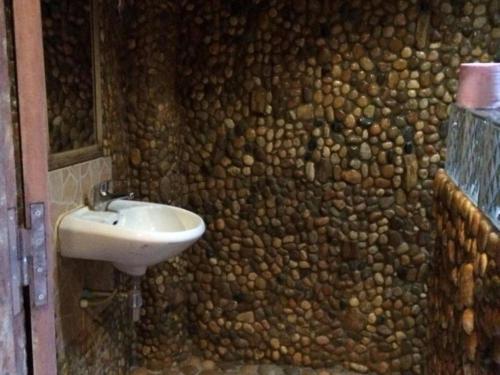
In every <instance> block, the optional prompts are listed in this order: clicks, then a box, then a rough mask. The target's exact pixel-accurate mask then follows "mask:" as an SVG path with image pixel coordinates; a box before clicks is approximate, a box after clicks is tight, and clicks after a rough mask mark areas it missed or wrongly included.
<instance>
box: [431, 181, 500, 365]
mask: <svg viewBox="0 0 500 375" xmlns="http://www.w3.org/2000/svg"><path fill="white" fill-rule="evenodd" d="M435 191H436V194H435V203H434V209H435V214H436V215H435V216H436V230H437V238H436V248H435V257H434V262H433V263H434V264H433V268H434V272H432V277H430V281H429V317H430V319H429V333H430V338H429V342H430V344H431V346H430V348H431V350H429V360H430V362H429V369H432V372H429V373H432V374H433V375H434V374H435V375H448V374H470V375H494V374H498V373H500V233H499V232H498V231H497V230H496V229H495V228H494V227H493V226H492V225H491V223H490V222H489V221H488V219H487V218H486V217H485V216H484V215H483V214H482V213H481V212H480V210H479V209H478V208H476V207H475V206H474V205H473V203H472V202H471V201H470V200H469V199H468V198H467V196H466V195H465V194H464V193H463V192H462V191H460V189H459V188H458V187H457V186H456V185H455V184H454V183H453V182H452V180H451V179H450V178H449V177H448V176H447V175H446V174H445V173H444V172H441V173H439V174H438V175H437V176H436V179H435Z"/></svg>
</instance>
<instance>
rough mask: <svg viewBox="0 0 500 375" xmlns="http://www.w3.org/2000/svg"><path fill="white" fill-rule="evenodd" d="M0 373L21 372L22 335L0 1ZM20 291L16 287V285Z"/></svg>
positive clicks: (3, 17) (3, 20) (11, 142)
mask: <svg viewBox="0 0 500 375" xmlns="http://www.w3.org/2000/svg"><path fill="white" fill-rule="evenodd" d="M0 37H1V40H0V316H1V320H2V321H1V323H0V337H1V339H0V373H2V374H9V375H17V374H20V375H25V374H26V373H27V368H26V366H27V363H26V362H27V361H26V349H25V346H26V335H25V327H24V312H23V311H22V310H20V309H17V310H18V311H15V310H16V309H15V308H14V297H13V294H14V293H13V287H14V286H13V282H12V269H11V268H12V261H14V262H15V261H16V260H15V259H14V260H13V259H12V254H11V251H10V249H11V248H10V246H11V243H12V242H11V241H12V233H9V209H12V208H14V209H16V206H17V198H16V194H17V188H16V175H15V163H14V139H13V129H12V110H11V95H10V91H11V86H10V83H11V81H10V77H9V58H8V52H7V44H8V40H7V24H6V14H5V7H4V3H3V1H0ZM18 292H19V293H20V287H19V289H18Z"/></svg>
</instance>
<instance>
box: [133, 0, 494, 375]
mask: <svg viewBox="0 0 500 375" xmlns="http://www.w3.org/2000/svg"><path fill="white" fill-rule="evenodd" d="M178 12H179V13H178V15H177V17H176V20H175V22H176V23H177V35H178V41H177V50H176V51H175V56H172V53H173V52H172V50H171V46H166V45H163V46H162V45H161V44H160V43H158V41H159V39H158V38H159V36H158V35H159V34H161V33H162V32H164V31H165V28H166V26H165V23H163V24H162V25H163V26H162V27H161V31H158V32H157V33H155V34H154V35H155V36H152V35H151V36H149V37H145V38H144V39H143V40H144V44H141V45H139V44H137V45H136V47H138V48H144V50H145V51H158V48H159V49H160V51H158V53H159V56H167V59H168V56H171V59H172V60H170V61H171V62H174V61H175V62H176V65H177V74H176V76H175V87H176V92H177V95H178V99H176V98H173V99H172V100H173V101H174V103H175V102H176V101H177V100H178V102H179V103H180V104H181V105H182V113H181V116H182V121H181V122H180V123H179V126H180V129H181V132H182V135H183V137H184V140H183V141H182V144H181V147H180V148H181V151H182V154H181V157H180V159H179V160H180V164H179V166H178V168H179V171H180V173H181V174H182V175H183V176H185V178H186V184H185V185H184V184H183V186H181V188H179V189H178V190H176V191H178V192H181V193H182V192H185V193H186V194H185V195H183V198H184V199H185V201H186V207H187V208H189V209H191V210H193V211H194V212H197V213H199V214H200V215H202V217H203V218H204V219H205V221H206V223H207V232H206V234H205V236H204V237H203V239H202V240H201V241H199V242H198V243H197V244H196V245H195V246H194V247H193V248H192V250H191V251H189V252H188V253H187V254H186V255H185V256H184V257H183V258H182V259H181V260H179V262H182V263H184V262H187V269H188V274H187V275H186V276H185V277H184V283H183V285H186V286H185V287H182V289H181V290H180V291H179V294H180V295H184V298H186V299H187V304H188V316H187V323H186V326H185V327H183V328H182V329H181V330H174V331H171V330H170V325H171V324H172V321H173V320H172V319H170V318H169V314H170V310H169V306H170V302H169V301H170V299H164V296H165V295H166V294H165V293H166V291H167V290H169V288H170V286H169V285H170V283H169V281H170V279H171V278H173V277H180V278H181V279H182V278H183V276H182V273H181V274H180V276H175V274H174V273H172V272H171V267H172V264H168V265H164V266H160V267H157V268H155V269H154V270H152V271H151V273H150V274H149V275H148V277H147V281H146V282H145V285H144V287H145V296H146V306H145V319H144V321H143V324H145V325H146V326H148V327H149V328H151V329H152V330H151V331H150V332H144V331H143V333H144V334H142V335H140V338H139V341H140V344H139V349H140V351H141V353H142V355H143V356H144V358H145V361H146V363H148V364H149V365H153V367H160V366H162V365H165V364H168V363H169V362H171V361H173V360H174V359H175V357H172V356H171V349H170V348H169V343H170V341H169V340H170V339H169V337H171V336H172V335H169V334H170V333H172V332H174V334H177V333H178V332H183V331H182V330H184V328H185V329H187V331H188V334H189V337H191V338H192V339H193V344H194V347H195V348H197V349H198V350H199V351H200V352H201V353H202V354H203V355H204V356H205V357H207V358H210V359H212V360H215V361H219V360H224V361H233V360H244V361H246V362H266V361H271V362H276V363H284V364H294V365H304V366H313V367H321V366H330V365H335V364H342V365H344V366H345V367H346V368H349V369H351V370H355V371H358V372H361V373H364V372H369V371H373V372H376V373H379V374H405V375H409V374H422V373H424V372H425V363H426V361H425V355H426V353H427V352H428V347H427V345H428V344H427V340H426V336H427V298H428V296H427V277H428V274H429V264H430V252H431V251H432V249H433V246H434V245H433V229H434V227H433V223H432V221H431V220H430V216H431V205H432V181H433V178H434V175H435V173H436V171H437V170H438V168H440V167H441V166H442V163H443V158H444V154H445V148H444V142H443V139H444V136H445V134H446V126H445V125H446V120H447V107H448V105H449V104H450V103H452V102H453V100H454V95H455V93H456V88H457V69H458V66H459V64H460V63H461V62H466V61H476V60H478V61H491V60H492V58H493V55H494V54H495V52H496V45H497V41H498V39H499V38H500V28H499V26H500V25H499V21H500V16H499V11H498V2H496V1H484V0H481V1H479V0H477V1H459V2H451V1H447V0H442V1H440V0H435V1H415V0H414V1H381V0H370V1H359V0H354V1H339V2H331V1H315V0H310V1H304V0H296V1H282V0H271V1H258V0H253V1H219V0H213V1H207V2H202V3H201V2H194V1H182V2H180V4H179V10H178ZM140 17H141V16H140ZM140 17H139V19H140ZM146 24H147V21H144V25H145V26H144V27H154V26H151V25H148V26H146ZM153 46H154V47H153ZM134 53H137V51H135V52H134ZM148 56H153V58H152V61H155V58H154V53H153V52H149V54H148ZM147 64H153V62H151V61H150V62H149V63H147ZM147 64H146V67H148V68H147V69H145V71H146V72H147V74H148V77H149V78H150V80H149V82H150V83H151V85H152V86H151V89H152V90H157V88H158V87H160V85H161V84H162V83H161V82H159V81H158V80H156V79H155V78H156V77H161V75H160V73H159V72H160V71H161V70H160V68H159V67H155V68H154V69H153V68H149V65H147ZM150 71H151V72H152V73H151V74H150V73H149V72H150ZM153 73H154V74H153ZM155 74H156V75H155ZM138 92H139V94H140V93H142V92H144V91H143V89H141V90H139V91H138ZM155 92H156V91H155ZM138 97H140V95H139V96H138ZM168 98H169V94H165V96H164V100H168ZM142 100H143V101H145V102H146V100H147V99H146V98H145V97H143V98H142ZM161 101H162V100H161V98H160V97H156V98H155V99H154V100H153V103H154V104H155V105H158V104H160V103H161ZM134 114H135V113H134ZM151 116H152V117H151ZM158 118H160V112H159V111H156V113H155V111H152V110H151V112H145V113H144V114H143V115H142V116H140V119H141V120H139V119H138V120H137V121H136V123H137V124H140V123H141V122H140V121H145V122H144V124H142V125H141V127H139V126H137V128H134V127H132V128H131V132H132V133H133V134H136V137H137V138H134V139H136V140H137V143H136V144H135V147H136V148H137V151H136V155H134V158H135V160H136V161H134V160H131V163H132V165H133V166H132V169H135V170H136V172H135V173H136V174H135V175H133V179H137V182H133V183H134V184H136V185H137V186H140V187H141V189H142V187H145V186H147V187H148V188H147V189H149V191H148V190H147V189H146V188H144V192H145V194H144V196H146V197H150V198H151V199H156V197H160V198H161V191H162V189H161V184H160V181H161V179H162V178H163V177H164V176H167V175H168V172H162V171H161V170H160V165H161V163H165V166H169V165H173V164H172V161H170V160H169V159H168V157H167V156H166V155H164V156H161V151H162V150H164V149H165V148H166V147H167V146H163V147H158V144H159V142H164V143H163V144H164V145H167V144H169V143H168V142H169V141H168V139H169V138H168V136H169V135H170V134H173V133H172V130H170V132H169V131H168V130H166V132H165V133H164V135H163V136H162V137H163V138H162V139H161V140H158V139H155V142H156V143H153V142H150V143H149V144H147V143H146V142H142V143H139V140H140V137H139V136H140V135H141V136H142V137H143V138H144V137H145V135H142V134H144V133H143V132H144V129H146V128H147V126H148V125H149V126H154V125H155V124H156V120H157V119H158ZM171 121H172V120H171ZM171 123H172V122H171ZM132 126H136V125H132ZM154 134H158V133H154ZM153 144H156V147H153ZM139 146H142V148H141V147H139ZM148 155H149V156H148ZM134 164H135V166H134ZM166 170H168V168H166ZM158 172H159V175H158ZM179 180H181V179H179ZM181 181H182V180H181ZM180 201H182V200H180ZM167 275H169V276H167ZM162 308H164V309H163V310H162ZM172 316H173V317H175V319H182V316H181V315H175V314H174V315H172ZM176 327H177V328H178V327H179V326H176ZM153 328H154V329H153ZM152 332H156V334H155V335H153V334H152ZM182 334H185V333H182ZM429 371H432V370H431V369H429ZM430 373H432V372H430Z"/></svg>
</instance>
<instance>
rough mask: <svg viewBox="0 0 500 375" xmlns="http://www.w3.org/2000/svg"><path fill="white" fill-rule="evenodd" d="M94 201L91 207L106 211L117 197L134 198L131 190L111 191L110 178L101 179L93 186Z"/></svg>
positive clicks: (95, 209)
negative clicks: (126, 191)
mask: <svg viewBox="0 0 500 375" xmlns="http://www.w3.org/2000/svg"><path fill="white" fill-rule="evenodd" d="M93 190H94V201H93V202H92V207H91V208H92V209H93V210H94V211H108V210H109V205H110V204H111V203H112V202H113V201H115V200H117V199H134V197H135V194H134V193H133V192H128V193H123V192H122V193H114V192H112V191H111V190H112V182H111V181H110V180H106V181H102V182H100V183H98V184H97V185H95V186H94V189H93Z"/></svg>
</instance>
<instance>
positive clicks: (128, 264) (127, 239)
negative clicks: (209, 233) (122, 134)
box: [58, 200, 205, 276]
mask: <svg viewBox="0 0 500 375" xmlns="http://www.w3.org/2000/svg"><path fill="white" fill-rule="evenodd" d="M204 231H205V223H204V222H203V220H202V219H201V217H199V216H198V215H196V214H194V213H192V212H190V211H187V210H184V209H182V208H179V207H174V206H168V205H164V204H157V203H149V202H139V201H130V200H116V201H114V202H112V203H111V204H110V205H109V208H108V211H92V210H90V209H89V208H88V207H82V208H78V209H76V210H74V211H71V212H69V213H68V214H66V215H65V216H63V217H62V218H61V219H60V221H59V225H58V240H59V248H60V252H61V255H63V256H65V257H70V258H80V259H92V260H103V261H108V262H112V263H113V265H114V266H115V267H116V268H118V269H119V270H120V271H122V272H125V273H127V274H129V275H134V276H141V275H143V274H144V273H145V272H146V268H147V267H148V266H152V265H154V264H157V263H160V262H163V261H165V260H167V259H169V258H172V257H175V256H176V255H178V254H180V253H181V252H182V251H183V250H185V249H187V248H188V247H189V246H190V245H192V244H193V243H194V242H196V240H198V239H199V238H200V237H201V235H202V234H203V232H204Z"/></svg>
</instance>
